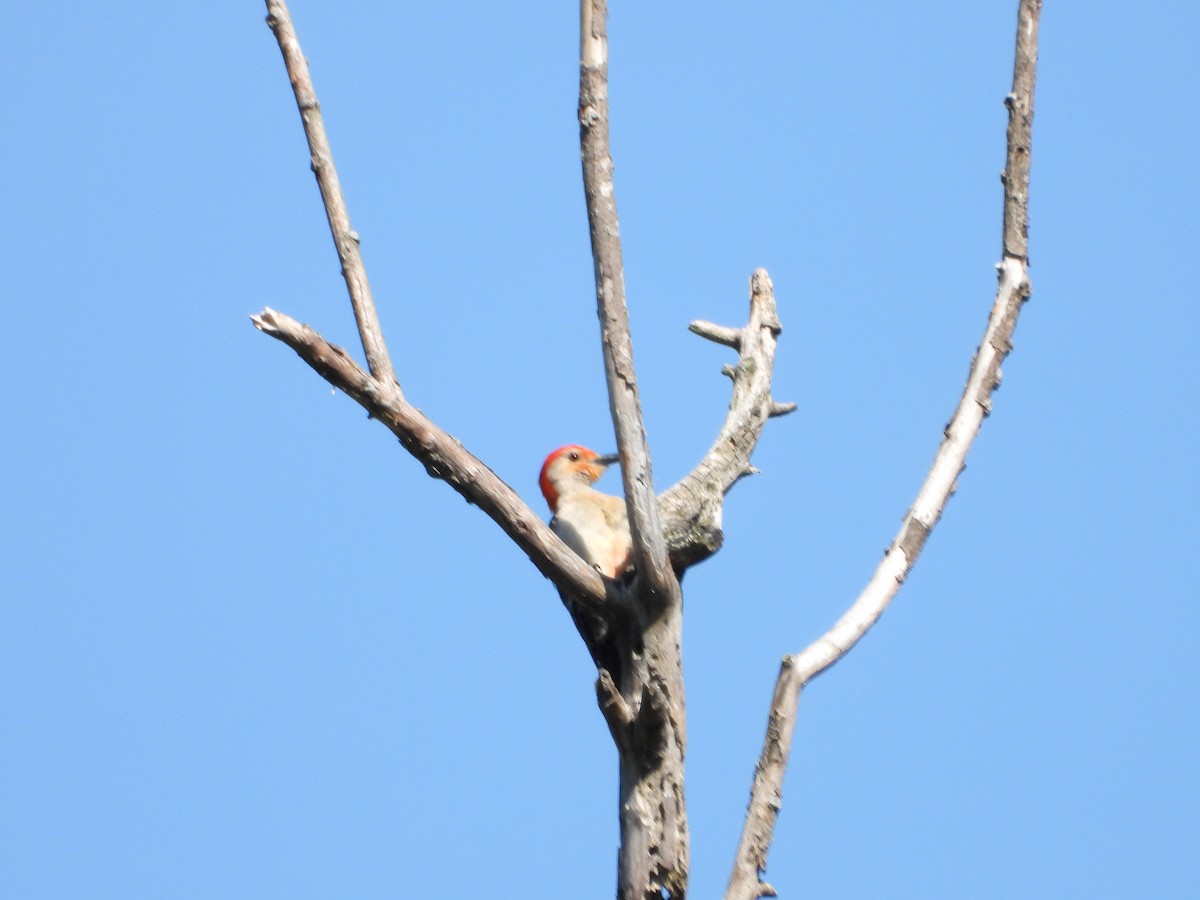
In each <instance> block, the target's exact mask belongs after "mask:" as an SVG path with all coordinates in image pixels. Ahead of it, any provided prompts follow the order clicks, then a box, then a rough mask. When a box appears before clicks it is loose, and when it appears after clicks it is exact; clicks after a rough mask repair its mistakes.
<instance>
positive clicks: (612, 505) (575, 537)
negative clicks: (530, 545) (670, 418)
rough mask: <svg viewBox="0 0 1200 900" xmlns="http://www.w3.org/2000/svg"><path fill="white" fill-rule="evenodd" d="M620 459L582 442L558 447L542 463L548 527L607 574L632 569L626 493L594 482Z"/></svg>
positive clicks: (540, 479) (615, 575) (541, 482)
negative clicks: (550, 515)
mask: <svg viewBox="0 0 1200 900" xmlns="http://www.w3.org/2000/svg"><path fill="white" fill-rule="evenodd" d="M616 461H617V456H616V454H609V455H604V456H602V455H600V454H599V453H596V451H594V450H589V449H588V448H587V447H581V446H580V445H579V444H567V445H566V446H564V447H559V448H558V449H557V450H555V451H554V452H553V453H551V454H550V455H549V456H547V457H546V461H545V462H544V463H543V464H542V471H541V474H540V475H539V476H538V485H539V486H540V487H541V489H542V496H543V497H545V498H546V503H548V504H549V505H550V512H552V513H553V514H554V518H553V519H551V521H550V528H551V530H553V531H554V533H555V534H557V535H558V536H559V537H560V538H562V540H563V543H565V544H566V545H567V546H568V547H570V548H571V549H572V550H574V551H575V552H576V553H577V554H578V555H579V556H581V557H583V560H584V561H585V562H586V563H587V564H588V565H590V566H592V567H593V568H595V569H596V570H597V571H598V572H599V573H600V574H601V575H603V576H605V577H606V578H613V579H619V578H622V577H624V576H625V575H626V574H628V571H629V569H630V565H631V562H632V559H631V550H632V547H633V541H632V540H631V539H630V536H629V514H628V512H627V511H626V508H625V498H624V497H614V496H613V495H611V494H602V493H600V491H598V490H596V489H595V488H593V487H592V485H593V484H595V483H596V481H597V480H599V478H600V476H601V475H603V474H604V472H605V470H606V469H607V468H608V467H609V466H611V465H612V464H613V463H615V462H616Z"/></svg>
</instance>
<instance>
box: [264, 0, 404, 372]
mask: <svg viewBox="0 0 1200 900" xmlns="http://www.w3.org/2000/svg"><path fill="white" fill-rule="evenodd" d="M267 24H268V25H269V26H270V28H271V31H272V32H273V33H274V35H275V40H277V41H278V42H279V50H280V52H281V53H282V54H283V64H284V66H286V67H287V73H288V80H289V81H291V83H292V92H293V93H294V94H295V95H296V106H297V107H298V108H299V109H300V119H301V121H302V122H303V123H304V136H305V137H306V138H307V139H308V150H309V153H310V154H311V156H312V170H313V174H314V175H316V176H317V186H318V187H319V188H320V190H321V200H322V202H323V203H324V204H325V215H326V217H327V218H328V220H329V230H330V232H331V233H332V235H333V243H334V246H336V247H337V254H338V259H339V260H341V264H342V277H343V278H345V279H346V289H347V290H348V291H349V292H350V303H351V305H352V306H353V307H354V318H355V321H357V323H358V334H359V337H360V338H361V339H362V346H363V353H365V354H366V357H367V366H368V367H369V368H370V370H371V375H372V376H373V377H374V378H375V379H376V380H377V381H378V382H379V384H380V385H382V390H383V391H385V392H392V391H394V392H396V394H397V395H399V393H400V385H399V384H398V383H397V381H396V373H395V371H394V370H393V369H392V360H391V357H390V356H389V355H388V351H387V345H386V344H385V343H384V340H383V328H382V326H380V324H379V314H378V312H376V310H375V299H374V298H373V297H372V296H371V285H370V283H369V282H368V281H367V270H366V268H365V267H364V266H363V261H362V254H361V253H360V252H359V246H358V243H359V238H358V232H356V231H355V230H354V229H353V228H351V227H350V213H349V211H348V210H347V209H346V198H345V197H344V196H343V195H342V186H341V183H340V182H339V181H338V176H337V169H336V168H334V165H333V151H332V150H330V148H329V138H328V137H327V136H326V135H325V122H324V119H323V118H322V117H321V105H320V104H319V103H318V102H317V94H316V91H315V90H314V88H313V83H312V76H311V75H310V74H309V71H308V61H307V60H306V59H305V58H304V51H303V50H301V48H300V40H299V38H297V37H296V29H295V28H294V27H293V25H292V16H291V13H290V12H289V11H288V7H287V4H286V3H285V2H284V0H267Z"/></svg>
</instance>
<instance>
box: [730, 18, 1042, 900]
mask: <svg viewBox="0 0 1200 900" xmlns="http://www.w3.org/2000/svg"><path fill="white" fill-rule="evenodd" d="M1041 5H1042V4H1041V0H1020V5H1019V8H1018V13H1017V38H1016V52H1015V57H1014V66H1013V89H1012V93H1011V94H1010V95H1009V97H1008V98H1007V100H1006V101H1005V103H1006V105H1007V106H1008V110H1009V124H1008V137H1007V142H1008V154H1007V162H1006V170H1005V175H1004V179H1003V181H1004V228H1003V234H1004V238H1003V239H1004V256H1003V259H1002V260H1001V262H1000V264H999V266H998V269H999V272H1000V286H999V288H998V290H997V292H996V300H995V303H994V305H993V307H992V312H991V315H990V317H989V318H988V324H987V328H986V330H985V331H984V335H983V340H982V341H981V342H980V345H979V349H978V350H977V351H976V353H975V358H974V360H973V362H972V364H971V370H970V373H969V375H968V378H967V386H966V388H965V390H964V391H963V396H962V399H961V400H960V402H959V404H958V408H957V409H956V410H955V413H954V416H953V418H952V419H951V420H950V423H949V425H947V426H946V430H945V436H944V438H943V440H942V443H941V446H940V447H939V449H938V453H937V456H936V458H935V459H934V463H933V466H932V467H931V468H930V470H929V474H928V475H927V476H926V478H925V482H924V484H923V485H922V486H921V490H920V492H919V493H918V494H917V498H916V500H915V501H914V502H913V505H912V508H911V509H910V510H909V511H908V514H907V515H906V516H905V517H904V522H903V525H902V526H901V528H900V533H899V534H898V535H897V536H896V538H895V540H893V541H892V544H891V546H890V547H889V548H888V550H887V553H885V554H884V557H883V560H882V561H881V562H880V563H879V566H878V568H876V570H875V574H874V575H873V576H872V578H871V580H870V582H868V584H867V586H866V588H865V589H864V590H863V592H862V594H860V595H859V597H858V599H857V600H855V602H854V604H853V605H852V606H851V607H850V608H849V609H848V610H847V611H846V612H845V613H844V614H843V615H842V617H841V618H840V619H838V621H837V622H836V623H835V624H834V625H833V627H832V628H830V629H829V631H827V632H826V633H825V634H824V635H823V636H822V637H821V638H819V639H818V640H817V641H815V642H814V643H812V644H810V645H809V646H808V647H807V648H806V649H805V650H804V651H803V652H801V653H799V654H798V655H796V656H788V657H785V658H784V660H783V664H782V666H781V667H780V671H779V678H778V679H777V681H776V683H775V693H774V696H773V698H772V702H771V712H770V718H769V720H768V725H767V734H766V738H765V740H764V742H763V750H762V755H761V756H760V757H759V761H758V764H757V766H756V767H755V773H754V783H753V786H752V787H751V791H750V804H749V809H748V810H747V813H746V822H745V826H744V828H743V830H742V837H741V841H740V843H739V846H738V851H737V856H736V857H735V860H734V866H733V871H732V873H731V875H730V878H729V885H728V887H727V889H726V892H725V897H726V900H750V898H755V897H761V896H768V895H769V893H773V891H770V890H769V886H768V885H766V884H765V883H764V882H763V881H762V880H761V874H762V872H763V871H765V869H766V866H767V853H768V850H769V849H770V846H771V839H772V836H773V834H774V829H775V822H776V819H777V817H778V814H779V806H780V802H781V797H782V789H783V775H784V771H785V769H786V767H787V760H788V755H789V753H790V752H791V743H792V735H793V732H794V730H795V724H796V723H795V720H796V710H797V706H798V704H799V701H800V695H801V692H802V691H803V689H804V687H805V685H807V684H808V682H809V681H811V680H812V679H813V678H815V677H816V676H817V675H819V674H821V673H822V672H824V671H825V670H826V669H828V668H829V667H830V666H832V665H833V664H834V663H836V662H837V661H838V660H840V659H841V658H842V657H844V656H845V655H846V653H847V652H848V651H849V650H850V648H851V647H853V646H854V645H855V644H856V643H857V642H858V641H859V639H860V638H862V636H863V635H864V634H866V632H867V631H868V630H869V629H870V628H871V626H872V625H874V624H875V622H876V621H878V619H879V617H880V615H882V614H883V611H884V610H885V609H886V608H887V606H888V604H889V603H890V602H891V600H892V598H893V597H894V596H895V595H896V592H897V591H898V590H899V589H900V585H901V584H902V583H903V581H904V579H905V578H906V577H907V575H908V573H909V571H910V570H911V569H912V567H913V565H914V564H915V563H916V561H917V557H918V556H919V555H920V553H921V549H922V548H923V547H924V545H925V541H926V539H927V538H928V537H929V533H930V532H931V531H932V530H933V528H934V526H935V525H936V524H937V522H938V520H939V518H940V517H941V515H942V511H943V510H944V509H945V507H946V503H947V502H948V501H949V499H950V496H951V495H952V494H953V492H954V489H955V483H956V480H957V478H958V475H959V473H960V472H961V471H962V469H963V466H964V464H965V461H966V456H967V452H968V450H969V449H970V447H971V444H972V442H973V441H974V440H975V437H976V436H977V435H978V433H979V429H980V426H981V425H982V424H983V419H984V418H985V417H986V416H987V414H988V413H989V411H990V409H991V397H992V393H993V392H994V391H995V389H996V387H997V386H998V385H999V383H1000V364H1001V362H1002V361H1003V360H1004V358H1005V356H1007V355H1008V353H1009V351H1010V350H1011V349H1012V336H1013V331H1014V329H1015V328H1016V324H1017V317H1018V316H1019V314H1020V311H1021V306H1022V304H1023V303H1024V301H1025V299H1026V298H1027V297H1028V296H1029V293H1030V286H1029V279H1028V274H1027V252H1028V245H1027V222H1028V202H1029V161H1030V148H1031V141H1030V138H1031V132H1032V125H1033V91H1034V81H1035V75H1036V69H1037V36H1038V17H1039V15H1040V14H1041Z"/></svg>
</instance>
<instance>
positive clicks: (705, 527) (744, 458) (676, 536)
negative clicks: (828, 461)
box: [659, 269, 796, 570]
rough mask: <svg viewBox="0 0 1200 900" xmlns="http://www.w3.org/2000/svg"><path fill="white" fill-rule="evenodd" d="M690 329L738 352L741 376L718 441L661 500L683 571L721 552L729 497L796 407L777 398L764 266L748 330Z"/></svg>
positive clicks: (731, 372)
mask: <svg viewBox="0 0 1200 900" xmlns="http://www.w3.org/2000/svg"><path fill="white" fill-rule="evenodd" d="M689 327H690V330H691V331H692V333H694V334H697V335H699V336H700V337H702V338H705V339H707V340H710V341H713V342H714V343H717V344H721V345H723V346H725V347H731V348H732V349H734V350H736V351H737V353H738V362H737V365H736V366H726V367H725V369H724V370H723V371H724V372H725V374H726V375H728V376H729V377H730V379H731V380H732V381H733V396H732V397H731V398H730V401H729V412H728V413H727V414H726V416H725V422H724V424H723V425H722V426H721V430H720V431H719V432H718V434H717V437H716V440H714V441H713V443H712V446H711V447H709V449H708V452H707V453H706V454H705V455H704V458H703V459H701V460H700V462H699V463H698V464H697V465H696V467H695V468H694V469H692V471H691V472H689V473H688V474H687V475H686V476H685V477H684V478H683V479H681V480H680V481H679V482H678V483H676V484H675V485H673V486H672V487H671V488H670V489H669V490H667V491H665V492H664V493H663V495H662V496H661V497H659V510H660V511H661V513H662V519H663V523H664V529H665V531H666V539H667V546H668V549H669V550H670V553H671V561H672V563H674V565H675V567H676V568H677V569H681V570H682V569H683V568H685V567H686V566H690V565H694V564H695V563H698V562H700V561H701V560H703V559H705V558H707V557H708V556H710V555H712V554H713V553H715V552H716V551H717V550H718V549H720V547H721V542H722V540H723V539H724V534H723V531H722V526H721V518H722V509H723V506H724V500H725V494H726V493H728V491H729V489H730V488H732V487H733V486H734V485H735V484H736V483H737V482H738V480H739V479H741V478H742V477H744V476H746V475H750V474H752V473H753V472H754V471H755V469H754V467H753V466H751V465H750V456H751V454H752V453H753V452H754V448H755V447H756V446H758V440H759V438H760V437H761V436H762V431H763V427H764V426H765V425H766V423H767V419H769V418H771V417H773V416H782V415H786V414H787V413H790V412H792V411H793V410H794V409H795V408H796V404H794V403H779V402H777V401H775V400H774V399H773V398H772V396H771V379H772V377H773V375H774V371H775V344H776V342H777V341H778V339H779V333H780V332H781V331H782V330H783V326H782V325H780V324H779V313H778V311H777V310H776V307H775V286H774V285H773V284H772V283H771V278H770V276H769V275H767V270H766V269H758V270H757V271H756V272H755V273H754V274H753V275H752V276H751V278H750V317H749V321H747V323H746V325H745V326H744V327H742V328H730V327H728V326H726V325H715V324H713V323H712V322H703V321H696V322H693V323H692V324H691V325H690V326H689Z"/></svg>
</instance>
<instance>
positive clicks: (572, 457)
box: [567, 450, 579, 462]
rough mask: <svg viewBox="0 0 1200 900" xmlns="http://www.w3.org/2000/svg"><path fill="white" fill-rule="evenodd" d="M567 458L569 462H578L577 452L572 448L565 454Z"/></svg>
mask: <svg viewBox="0 0 1200 900" xmlns="http://www.w3.org/2000/svg"><path fill="white" fill-rule="evenodd" d="M567 459H569V460H570V461H571V462H579V454H578V453H576V452H575V451H574V450H572V451H571V452H570V453H568V454H567Z"/></svg>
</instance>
